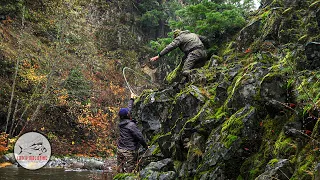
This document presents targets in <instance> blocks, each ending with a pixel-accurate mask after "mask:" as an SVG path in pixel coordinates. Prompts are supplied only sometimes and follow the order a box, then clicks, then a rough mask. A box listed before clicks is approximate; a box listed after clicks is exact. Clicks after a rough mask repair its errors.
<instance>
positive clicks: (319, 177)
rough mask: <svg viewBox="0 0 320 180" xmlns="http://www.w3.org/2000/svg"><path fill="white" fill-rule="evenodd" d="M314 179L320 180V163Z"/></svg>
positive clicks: (316, 168)
mask: <svg viewBox="0 0 320 180" xmlns="http://www.w3.org/2000/svg"><path fill="white" fill-rule="evenodd" d="M314 180H320V163H318V164H317V166H316V167H315V173H314Z"/></svg>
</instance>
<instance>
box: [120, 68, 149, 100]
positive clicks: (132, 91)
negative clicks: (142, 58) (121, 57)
mask: <svg viewBox="0 0 320 180" xmlns="http://www.w3.org/2000/svg"><path fill="white" fill-rule="evenodd" d="M126 70H131V71H132V72H133V73H134V74H136V75H138V76H139V77H142V78H143V79H145V80H147V81H148V82H149V83H150V84H154V82H152V81H151V80H150V79H149V78H147V77H146V76H144V75H142V74H140V73H138V72H136V71H135V70H133V69H131V68H129V67H124V68H123V69H122V75H123V78H124V80H125V82H126V84H127V87H128V89H129V91H130V92H131V93H133V94H136V95H137V94H138V93H135V92H134V90H133V88H132V87H131V86H130V84H129V82H128V80H127V78H126V75H125V72H126Z"/></svg>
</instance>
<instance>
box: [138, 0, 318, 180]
mask: <svg viewBox="0 0 320 180" xmlns="http://www.w3.org/2000/svg"><path fill="white" fill-rule="evenodd" d="M249 19H250V20H249V21H248V25H247V26H246V27H245V28H243V29H242V30H241V31H240V32H239V33H238V34H237V35H236V36H235V37H234V38H233V40H232V41H230V42H228V43H226V44H224V45H223V46H221V47H220V52H219V54H217V55H214V56H212V57H211V59H210V60H209V61H208V62H207V64H206V65H205V66H204V67H202V68H200V69H196V70H194V73H193V75H192V78H191V80H190V82H189V83H188V84H186V85H185V87H184V88H180V89H179V88H173V87H168V88H166V89H162V90H156V91H148V92H144V93H143V94H142V95H141V97H140V99H139V100H137V101H136V106H135V109H134V113H135V116H136V117H137V119H138V120H139V121H140V123H141V125H142V127H143V133H144V134H145V135H146V137H147V139H148V140H149V142H150V144H151V148H150V150H149V151H148V152H147V153H146V154H145V158H143V163H142V165H143V166H144V169H142V170H141V171H140V178H142V179H208V180H209V179H210V180H213V179H238V180H240V179H258V180H262V179H299V180H302V179H318V178H320V176H319V171H318V168H319V167H320V159H319V158H320V151H319V148H320V146H319V145H320V142H319V141H320V139H319V133H320V126H319V123H318V122H319V121H318V117H319V115H320V114H319V108H320V107H319V106H320V105H319V102H320V99H319V96H320V93H319V92H320V80H319V78H320V71H319V62H320V44H319V42H320V28H319V27H320V22H319V19H320V1H311V0H309V1H308V0H294V1H291V0H290V1H289V0H274V1H272V0H271V1H270V0H264V1H263V2H262V6H261V8H260V9H259V10H257V11H255V12H252V16H251V17H250V18H249ZM150 162H151V163H150Z"/></svg>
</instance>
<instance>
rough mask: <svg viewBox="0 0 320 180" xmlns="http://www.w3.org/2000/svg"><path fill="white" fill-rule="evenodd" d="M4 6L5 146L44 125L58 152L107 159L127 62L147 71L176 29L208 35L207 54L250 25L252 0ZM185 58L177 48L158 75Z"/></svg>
mask: <svg viewBox="0 0 320 180" xmlns="http://www.w3.org/2000/svg"><path fill="white" fill-rule="evenodd" d="M0 5H1V6H0V19H1V23H0V67H1V70H0V78H1V81H2V83H1V85H0V102H1V107H0V127H1V132H2V134H1V146H0V153H6V152H8V151H9V152H10V151H12V146H13V144H14V142H15V140H16V137H17V136H19V135H21V134H22V133H24V132H27V131H38V132H41V133H43V134H45V135H46V136H47V137H48V138H49V140H50V142H51V144H52V148H53V154H56V155H71V154H82V155H86V156H103V157H105V156H114V152H115V147H116V146H115V145H116V144H115V141H116V138H117V132H116V124H117V120H118V119H117V111H118V109H119V107H123V106H126V100H127V99H128V95H129V91H128V89H127V88H126V84H125V82H124V79H123V76H122V68H123V67H130V68H132V69H135V70H136V71H138V72H141V69H140V67H141V66H142V65H143V64H145V63H147V62H146V61H148V58H149V57H151V56H152V55H154V54H156V53H157V52H158V51H159V50H160V49H161V48H163V47H164V46H165V45H166V44H168V43H169V42H170V41H171V40H172V38H171V35H172V34H171V33H170V32H171V30H172V29H175V28H180V29H187V30H190V31H193V32H195V33H198V34H200V35H205V36H207V37H208V42H209V43H210V45H209V46H210V49H209V51H210V53H211V54H214V53H217V52H218V50H219V48H218V47H219V44H221V43H223V42H225V41H227V40H229V38H231V37H232V36H233V35H234V34H235V33H237V32H238V31H239V30H240V29H241V28H242V27H243V26H244V25H245V24H246V17H248V16H250V13H252V12H251V11H250V10H251V9H252V8H253V1H251V0H246V1H244V2H241V1H239V0H215V1H198V0H167V1H166V0H147V1H140V0H131V1H129V3H128V2H127V1H124V0H119V1H112V0H109V1H108V0H107V1H100V0H68V1H61V0H45V1H41V0H36V1H33V0H32V1H31V0H13V1H6V0H1V1H0ZM168 33H169V34H168ZM180 57H181V53H179V51H174V52H172V53H170V54H169V56H168V57H166V58H165V59H164V60H163V61H162V62H159V63H156V64H155V65H153V66H159V67H163V68H162V69H161V72H160V73H159V78H158V81H161V80H162V79H163V78H164V77H165V75H166V74H168V73H169V72H170V71H171V70H173V68H174V67H175V65H177V64H178V63H179V58H180ZM159 69H160V68H159ZM141 73H142V72H141ZM159 83H161V82H159ZM83 147H88V148H83Z"/></svg>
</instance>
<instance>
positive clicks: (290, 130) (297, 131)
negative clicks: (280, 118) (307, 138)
mask: <svg viewBox="0 0 320 180" xmlns="http://www.w3.org/2000/svg"><path fill="white" fill-rule="evenodd" d="M301 129H302V124H301V123H300V122H290V123H287V124H286V125H285V126H284V128H283V131H284V133H285V135H287V136H290V137H295V138H298V137H301V136H303V134H301Z"/></svg>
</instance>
